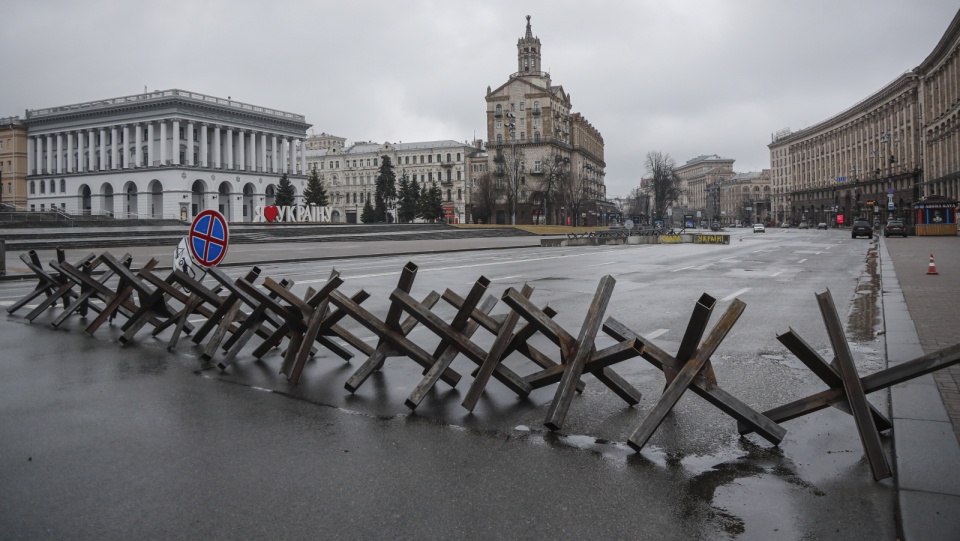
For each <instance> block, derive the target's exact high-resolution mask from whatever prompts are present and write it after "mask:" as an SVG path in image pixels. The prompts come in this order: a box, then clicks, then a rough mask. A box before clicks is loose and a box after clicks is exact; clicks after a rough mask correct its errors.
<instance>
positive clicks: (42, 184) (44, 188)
mask: <svg viewBox="0 0 960 541" xmlns="http://www.w3.org/2000/svg"><path fill="white" fill-rule="evenodd" d="M40 193H47V183H46V182H44V181H42V180H41V181H40Z"/></svg>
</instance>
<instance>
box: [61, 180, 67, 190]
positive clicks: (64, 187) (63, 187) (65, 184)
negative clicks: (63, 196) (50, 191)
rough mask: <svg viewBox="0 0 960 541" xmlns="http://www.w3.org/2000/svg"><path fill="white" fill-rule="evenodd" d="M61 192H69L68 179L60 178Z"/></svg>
mask: <svg viewBox="0 0 960 541" xmlns="http://www.w3.org/2000/svg"><path fill="white" fill-rule="evenodd" d="M60 193H67V181H66V179H60Z"/></svg>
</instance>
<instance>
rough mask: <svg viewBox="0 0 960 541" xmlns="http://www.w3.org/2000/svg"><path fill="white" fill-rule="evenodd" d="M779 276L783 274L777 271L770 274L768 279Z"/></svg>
mask: <svg viewBox="0 0 960 541" xmlns="http://www.w3.org/2000/svg"><path fill="white" fill-rule="evenodd" d="M781 274H783V271H782V270H780V271H777V272H775V273H773V274H771V275H770V277H771V278H774V277H776V276H780V275H781Z"/></svg>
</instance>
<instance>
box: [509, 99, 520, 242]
mask: <svg viewBox="0 0 960 541" xmlns="http://www.w3.org/2000/svg"><path fill="white" fill-rule="evenodd" d="M507 130H509V132H510V160H511V161H510V225H517V195H518V194H517V192H518V191H519V190H517V137H516V133H517V117H516V116H515V115H514V114H513V113H508V114H507Z"/></svg>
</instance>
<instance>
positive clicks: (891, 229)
mask: <svg viewBox="0 0 960 541" xmlns="http://www.w3.org/2000/svg"><path fill="white" fill-rule="evenodd" d="M883 236H884V237H904V238H906V236H907V228H906V227H904V225H903V220H890V221H889V222H887V225H885V226H883Z"/></svg>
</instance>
